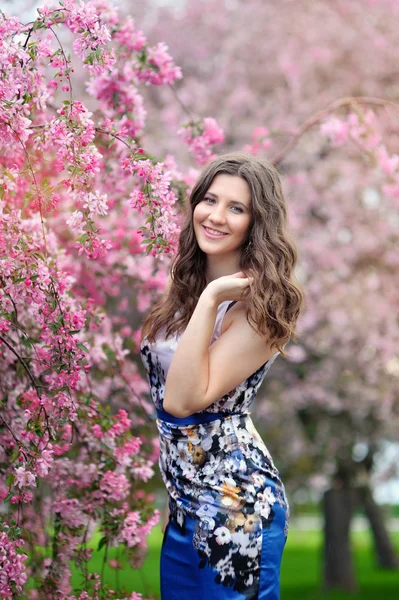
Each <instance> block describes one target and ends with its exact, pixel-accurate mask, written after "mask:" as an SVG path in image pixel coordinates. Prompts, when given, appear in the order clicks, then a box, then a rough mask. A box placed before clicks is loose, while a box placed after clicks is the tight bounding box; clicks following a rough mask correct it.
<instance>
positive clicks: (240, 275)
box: [231, 271, 246, 278]
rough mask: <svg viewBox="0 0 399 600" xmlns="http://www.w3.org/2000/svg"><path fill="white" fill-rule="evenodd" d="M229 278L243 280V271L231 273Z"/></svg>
mask: <svg viewBox="0 0 399 600" xmlns="http://www.w3.org/2000/svg"><path fill="white" fill-rule="evenodd" d="M231 277H238V278H244V277H246V275H245V273H244V271H237V273H233V275H231Z"/></svg>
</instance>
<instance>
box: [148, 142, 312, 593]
mask: <svg viewBox="0 0 399 600" xmlns="http://www.w3.org/2000/svg"><path fill="white" fill-rule="evenodd" d="M296 260H297V255H296V250H295V246H294V245H293V242H292V241H291V239H290V237H289V234H288V233H287V226H286V205H285V201H284V197H283V194H282V190H281V184H280V179H279V176H278V174H277V172H276V170H275V169H274V167H273V166H272V165H271V164H270V163H268V162H267V161H264V160H260V159H258V158H254V157H252V156H249V155H246V154H241V153H233V154H227V155H224V156H221V157H219V158H217V159H216V160H214V161H212V162H211V163H210V164H208V165H207V166H206V167H205V169H204V170H203V172H202V174H201V176H200V178H199V180H198V182H197V184H196V185H195V187H194V189H193V191H192V194H191V198H190V210H189V214H188V218H187V222H186V224H185V225H184V226H183V228H182V231H181V234H180V240H179V249H178V253H177V255H176V257H175V259H174V261H173V264H172V269H171V276H170V278H169V281H168V285H167V288H166V291H165V294H164V297H163V298H162V300H161V301H160V302H159V303H158V304H157V305H156V306H155V307H154V308H153V309H152V311H151V312H150V314H149V316H148V318H147V320H146V321H145V323H144V326H143V341H142V345H141V353H142V358H143V362H144V365H145V367H146V371H147V374H148V377H149V382H150V390H151V397H152V400H153V402H154V404H155V406H156V410H157V417H158V418H157V421H156V423H157V426H158V430H159V435H160V448H161V455H160V460H159V465H160V470H161V475H162V478H163V481H164V483H165V486H166V489H167V491H168V508H169V513H168V517H169V520H168V523H167V525H166V529H165V533H164V539H163V544H162V552H161V595H162V599H163V600H187V599H192V600H197V599H198V600H199V599H201V600H202V599H204V600H205V599H206V600H212V599H216V598H217V599H218V600H222V599H223V600H224V599H226V600H227V599H228V600H230V599H246V600H252V599H255V598H259V599H262V600H277V599H278V598H279V596H280V591H279V590H280V581H279V579H280V563H281V557H282V553H283V549H284V545H285V542H286V539H287V531H288V516H289V507H288V502H287V498H286V494H285V489H284V485H283V483H282V481H281V479H280V477H279V473H278V470H277V469H276V467H275V465H274V463H273V460H272V458H271V456H270V453H269V451H268V450H267V448H266V446H265V444H264V443H263V441H262V439H261V438H260V436H259V434H258V432H257V431H256V429H255V427H254V425H253V422H252V420H251V417H250V412H249V411H250V408H251V405H252V403H253V400H254V398H255V396H256V392H257V390H258V388H259V386H260V385H261V383H262V381H263V379H264V377H265V375H266V373H267V371H268V370H269V368H270V366H271V365H272V363H273V362H274V360H275V358H276V357H277V356H278V355H279V354H282V355H284V346H285V344H286V343H287V342H288V340H289V339H290V338H293V337H294V334H295V325H296V321H297V319H298V316H299V313H300V310H301V307H302V293H301V291H300V289H299V288H298V286H297V284H296V283H295V280H294V275H293V270H294V267H295V264H296Z"/></svg>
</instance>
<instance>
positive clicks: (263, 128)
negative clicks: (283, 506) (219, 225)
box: [132, 0, 399, 588]
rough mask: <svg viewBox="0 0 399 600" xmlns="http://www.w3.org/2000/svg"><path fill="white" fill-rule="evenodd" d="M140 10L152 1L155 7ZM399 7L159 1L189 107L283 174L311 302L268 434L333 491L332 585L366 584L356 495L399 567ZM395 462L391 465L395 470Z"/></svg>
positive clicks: (174, 117) (275, 392)
mask: <svg viewBox="0 0 399 600" xmlns="http://www.w3.org/2000/svg"><path fill="white" fill-rule="evenodd" d="M132 10H133V11H134V14H137V15H139V14H140V11H141V7H140V6H139V5H136V4H135V5H134V6H132ZM398 11H399V5H398V3H397V2H396V3H395V2H393V1H391V0H367V1H366V2H364V1H363V0H362V1H356V0H355V1H353V0H351V1H348V0H334V1H333V2H325V3H321V2H319V3H312V4H310V3H308V2H305V1H302V2H301V1H300V2H298V1H297V0H283V1H282V2H279V3H276V2H272V1H264V0H251V1H250V2H246V3H234V2H229V3H225V4H223V5H221V4H220V3H218V6H217V10H215V3H214V2H213V1H212V0H198V1H197V2H195V3H194V2H186V3H185V4H184V8H181V7H180V8H176V9H174V8H173V7H170V6H166V7H164V8H162V9H159V10H158V12H156V13H155V14H156V15H157V16H154V13H152V14H151V23H152V25H151V29H150V27H149V28H148V30H147V33H148V35H149V37H151V36H157V37H160V38H161V39H163V40H165V41H166V42H167V43H168V44H169V46H170V48H171V51H172V53H173V56H174V57H175V59H176V60H177V61H178V63H179V64H180V65H181V66H182V68H183V71H184V74H185V79H184V87H182V89H181V90H180V89H179V84H177V85H176V88H177V89H178V90H179V93H180V97H181V98H182V99H183V100H184V102H185V105H186V106H188V107H190V106H195V108H196V110H200V111H201V112H202V113H203V114H212V115H213V116H214V117H215V118H216V119H217V121H218V122H219V123H220V124H221V125H222V126H223V128H224V130H225V131H226V132H227V136H226V145H227V146H228V149H232V148H234V149H237V148H242V147H245V148H246V149H247V150H248V151H250V152H253V153H255V154H263V155H264V156H267V157H268V158H270V159H271V160H273V161H274V162H275V164H276V165H278V166H279V168H280V171H281V173H282V175H283V183H284V187H285V190H286V194H287V198H288V200H289V210H290V217H291V226H292V228H293V230H294V232H295V235H296V238H297V240H298V245H299V249H300V257H301V264H300V266H299V271H298V274H299V276H300V278H301V280H302V281H303V283H304V287H305V291H306V294H307V310H306V312H305V314H304V316H303V318H302V320H301V322H300V340H299V344H298V345H295V346H293V347H291V348H290V349H289V354H290V358H289V360H288V361H284V363H283V362H281V363H280V364H278V363H277V364H276V366H275V368H274V369H273V372H272V373H271V375H270V377H269V378H268V382H267V387H266V389H267V395H268V398H267V400H266V401H265V402H262V403H261V402H259V403H258V405H257V409H256V411H255V412H256V415H257V417H259V419H260V420H263V421H264V433H265V439H268V437H269V436H271V435H274V436H275V437H274V442H275V448H274V451H275V453H276V456H277V457H278V458H279V461H280V464H281V469H282V470H283V471H285V472H286V473H287V479H288V480H289V482H290V484H291V485H292V486H297V487H307V486H309V485H313V486H314V487H317V489H318V490H320V491H321V492H323V493H324V500H325V504H324V510H325V516H326V542H325V551H326V561H325V562H326V565H327V567H328V566H330V567H331V570H330V571H329V570H328V569H327V572H326V573H325V579H326V583H327V585H329V586H334V585H344V586H346V587H348V588H353V587H355V578H354V575H353V571H352V568H351V560H350V551H349V535H348V532H349V524H350V515H351V512H352V509H353V506H354V504H355V503H356V502H359V501H360V502H361V503H362V504H363V505H364V507H365V510H366V513H367V515H368V516H369V518H370V519H371V523H372V527H373V531H374V534H375V539H376V544H377V549H378V551H379V559H380V562H381V564H382V565H384V566H390V567H395V566H396V565H397V559H396V557H395V556H394V554H393V552H392V547H391V545H390V544H389V539H388V537H387V535H386V531H385V529H384V527H383V522H382V519H381V518H380V517H379V516H378V515H379V513H378V507H377V506H376V505H375V503H374V502H373V499H372V495H371V492H370V475H371V474H372V466H373V461H374V458H375V456H376V453H377V452H378V447H379V442H380V440H381V439H392V440H397V430H398V416H399V386H398V384H399V377H398V374H399V370H398V364H399V358H398V353H397V348H398V341H399V328H398V317H397V315H398V295H397V283H396V282H397V280H398V266H399V261H398V241H399V240H398V218H397V215H398V198H399V158H398V153H399V146H398V141H397V131H396V129H397V126H396V123H397V115H398V110H399V105H398V89H397V85H396V57H395V55H394V53H392V51H391V50H392V48H393V47H395V46H396V39H397V28H396V25H395V24H396V18H397V16H398ZM141 18H143V20H144V19H145V14H141ZM161 98H162V99H163V102H162V103H161V104H160V100H159V97H158V98H157V106H158V111H157V116H158V122H157V123H152V136H153V138H154V139H156V141H157V147H158V148H159V147H161V148H163V147H166V146H168V147H169V148H171V144H173V143H174V142H173V139H172V140H170V133H169V132H170V131H171V130H173V128H175V127H176V123H177V122H178V119H179V118H180V114H181V107H180V106H177V105H174V104H171V103H170V100H169V97H168V95H167V90H163V91H162V92H161ZM148 101H149V102H151V97H149V99H148ZM250 131H252V132H253V133H252V139H248V138H249V137H250V136H249V134H248V132H250ZM173 149H174V151H175V152H176V155H177V156H179V157H181V160H183V159H184V157H183V156H182V154H181V151H180V150H179V148H178V147H177V145H175V147H174V148H173ZM259 425H260V426H261V423H259ZM275 432H277V433H275ZM394 469H395V465H387V469H386V474H387V476H392V475H393V474H394V472H395V470H394ZM335 519H340V520H341V521H342V522H343V523H344V524H345V526H344V527H341V528H338V527H337V523H336V521H335ZM338 531H341V532H342V537H341V538H340V537H339V536H338V534H337V532H338ZM329 552H330V553H329ZM335 569H336V570H335Z"/></svg>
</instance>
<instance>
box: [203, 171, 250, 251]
mask: <svg viewBox="0 0 399 600" xmlns="http://www.w3.org/2000/svg"><path fill="white" fill-rule="evenodd" d="M251 219H252V211H251V191H250V188H249V185H248V183H247V182H246V181H245V179H243V178H242V177H238V176H236V175H227V174H225V173H223V174H220V175H216V177H215V178H214V179H213V181H212V183H211V185H210V186H209V188H208V190H207V192H206V193H205V195H204V197H203V198H202V200H200V202H199V203H198V204H197V206H196V207H195V209H194V214H193V226H194V232H195V237H196V238H197V242H198V245H199V247H200V248H201V250H202V251H203V252H204V253H205V254H207V255H221V254H238V255H239V252H240V250H239V249H240V247H241V245H242V243H243V242H244V240H245V238H246V235H247V232H248V228H249V226H250V223H251Z"/></svg>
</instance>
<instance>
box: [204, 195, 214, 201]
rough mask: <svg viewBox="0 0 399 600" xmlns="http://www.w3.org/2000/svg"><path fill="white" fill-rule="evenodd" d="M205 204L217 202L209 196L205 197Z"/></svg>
mask: <svg viewBox="0 0 399 600" xmlns="http://www.w3.org/2000/svg"><path fill="white" fill-rule="evenodd" d="M204 202H216V200H215V199H214V198H209V197H208V196H205V198H204Z"/></svg>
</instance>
